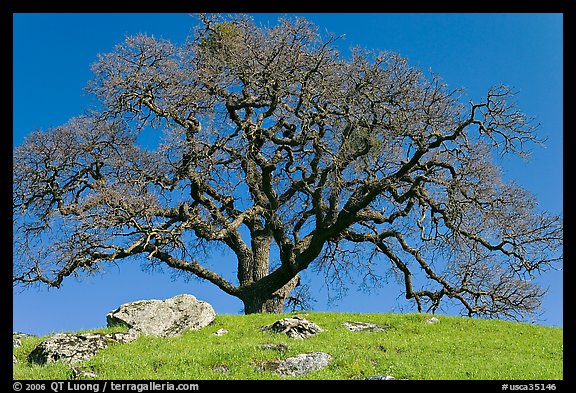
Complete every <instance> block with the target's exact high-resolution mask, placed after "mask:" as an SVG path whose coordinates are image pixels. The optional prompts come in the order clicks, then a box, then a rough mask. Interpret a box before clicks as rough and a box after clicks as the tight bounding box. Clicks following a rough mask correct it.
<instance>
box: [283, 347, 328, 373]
mask: <svg viewBox="0 0 576 393" xmlns="http://www.w3.org/2000/svg"><path fill="white" fill-rule="evenodd" d="M331 361H332V356H330V355H329V354H327V353H325V352H312V353H302V354H300V355H296V356H293V357H289V358H287V359H286V360H284V361H282V362H280V363H279V364H278V368H277V369H276V372H277V373H278V374H280V375H282V376H299V375H304V374H307V373H309V372H312V371H317V370H320V369H322V368H324V367H326V366H328V364H330V362H331Z"/></svg>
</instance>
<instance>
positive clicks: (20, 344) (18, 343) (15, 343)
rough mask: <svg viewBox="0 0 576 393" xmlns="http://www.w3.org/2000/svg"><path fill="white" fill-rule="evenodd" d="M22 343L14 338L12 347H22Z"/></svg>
mask: <svg viewBox="0 0 576 393" xmlns="http://www.w3.org/2000/svg"><path fill="white" fill-rule="evenodd" d="M21 346H22V343H21V342H20V340H18V339H17V338H12V347H13V348H15V347H21Z"/></svg>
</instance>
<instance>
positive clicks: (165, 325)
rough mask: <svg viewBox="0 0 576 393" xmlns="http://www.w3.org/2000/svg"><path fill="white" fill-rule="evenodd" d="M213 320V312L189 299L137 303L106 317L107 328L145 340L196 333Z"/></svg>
mask: <svg viewBox="0 0 576 393" xmlns="http://www.w3.org/2000/svg"><path fill="white" fill-rule="evenodd" d="M215 317H216V312H215V311H214V308H212V306H211V305H210V304H208V303H206V302H203V301H201V300H197V299H196V298H195V297H194V296H192V295H186V294H183V295H177V296H174V297H173V298H170V299H166V300H139V301H136V302H131V303H126V304H123V305H121V306H120V307H118V308H117V309H116V310H114V311H111V312H110V313H109V314H108V315H107V316H106V321H107V323H108V326H114V325H118V324H120V325H125V326H128V327H129V328H130V330H131V331H133V332H135V333H137V334H142V335H145V336H162V337H174V336H179V335H181V334H182V333H184V332H185V331H186V330H198V329H201V328H203V327H204V326H207V325H208V324H210V323H211V322H212V321H213V320H214V318H215Z"/></svg>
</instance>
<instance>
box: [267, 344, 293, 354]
mask: <svg viewBox="0 0 576 393" xmlns="http://www.w3.org/2000/svg"><path fill="white" fill-rule="evenodd" d="M260 348H262V349H272V350H274V351H278V352H284V351H287V350H288V344H262V345H260Z"/></svg>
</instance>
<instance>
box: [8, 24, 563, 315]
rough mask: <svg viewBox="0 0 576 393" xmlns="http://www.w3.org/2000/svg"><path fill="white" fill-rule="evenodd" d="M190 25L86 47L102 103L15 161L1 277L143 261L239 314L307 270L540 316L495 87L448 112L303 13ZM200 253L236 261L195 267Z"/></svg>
mask: <svg viewBox="0 0 576 393" xmlns="http://www.w3.org/2000/svg"><path fill="white" fill-rule="evenodd" d="M199 21H200V23H198V26H197V28H196V30H195V32H194V35H193V36H192V37H190V38H189V39H188V40H187V42H186V43H185V44H183V45H174V44H172V43H171V42H169V41H166V40H162V39H156V38H154V37H150V36H147V35H138V36H134V37H129V38H127V39H126V41H125V42H124V43H122V44H120V45H118V46H117V47H116V48H115V49H114V51H113V52H111V53H108V54H105V55H100V56H99V59H98V61H97V62H96V63H95V64H94V66H93V71H94V74H95V77H94V79H93V80H92V81H91V82H90V83H89V85H88V87H87V90H88V91H89V92H91V93H93V94H94V95H95V96H96V97H97V98H98V99H99V101H100V103H101V107H99V108H98V110H97V111H96V110H94V111H93V112H90V113H89V114H88V115H83V116H79V117H77V118H73V119H71V120H70V121H69V122H68V123H67V124H65V125H63V126H60V127H56V128H53V129H50V130H48V131H36V132H34V133H32V134H30V135H29V136H28V137H27V138H26V140H25V141H24V143H23V144H22V145H21V146H19V147H18V148H16V149H15V151H14V179H13V180H14V182H13V213H14V236H15V237H14V253H15V261H14V278H13V280H14V283H15V285H16V284H25V285H26V284H31V283H36V282H41V283H45V284H48V285H49V286H53V287H59V286H60V285H61V283H62V281H63V280H64V279H65V278H66V277H68V276H71V275H74V276H75V275H83V274H90V273H93V272H98V271H100V270H102V269H103V268H104V267H105V266H106V264H109V263H119V262H120V261H121V260H124V259H126V258H130V257H138V256H143V257H144V258H147V260H146V259H144V258H143V259H144V260H145V261H148V262H147V263H149V264H150V265H153V266H168V267H170V268H172V269H176V270H178V271H182V272H186V273H188V274H192V275H194V276H197V277H199V278H201V279H204V280H208V281H210V282H211V283H213V284H215V285H216V286H218V287H219V288H220V289H221V290H223V291H224V292H226V293H227V294H229V295H232V296H235V297H237V298H239V299H241V300H242V302H243V303H244V309H245V312H246V313H257V312H282V311H283V307H284V304H285V301H286V300H287V299H289V297H290V294H291V293H292V291H293V290H294V288H295V287H296V286H297V285H298V283H299V273H300V272H302V271H303V270H305V269H307V268H309V267H310V266H315V267H316V268H318V269H320V270H323V271H325V272H327V274H333V275H339V274H343V272H345V271H346V269H351V268H357V269H361V270H363V271H364V272H365V274H366V276H367V277H372V278H375V279H377V278H378V277H379V275H380V274H381V273H379V272H383V271H390V272H392V274H393V275H395V276H396V277H397V278H398V279H399V280H401V282H402V283H403V287H404V295H405V297H406V298H407V299H412V300H413V301H414V302H415V303H416V305H417V308H418V310H419V311H422V310H424V309H425V310H426V311H434V310H436V309H437V308H438V307H439V305H440V303H441V301H442V300H443V299H447V298H451V299H453V300H456V301H457V302H459V303H460V304H461V305H462V307H463V308H462V310H463V311H464V312H465V313H467V314H468V315H480V316H486V317H507V318H517V317H521V316H523V315H525V314H526V313H531V312H533V311H535V310H536V309H537V308H538V307H539V305H540V303H541V297H542V295H543V293H544V291H543V290H542V289H541V288H539V287H538V286H536V285H535V284H534V283H533V282H532V280H531V279H532V277H533V275H534V273H536V272H539V271H542V270H546V268H549V267H553V266H554V265H555V264H556V263H560V262H561V259H562V255H561V248H562V221H561V218H560V217H558V216H554V215H550V214H547V213H542V212H539V211H538V210H537V202H536V201H535V199H534V197H533V196H532V195H530V194H529V193H528V192H526V191H525V190H523V189H522V188H520V187H519V186H517V185H515V184H513V183H506V182H504V181H503V180H502V176H501V171H500V168H499V167H498V166H497V165H496V164H495V162H496V160H495V158H496V156H497V155H507V154H519V155H525V154H527V148H526V146H527V144H528V143H532V142H539V141H538V139H537V136H536V133H535V131H536V127H535V126H534V125H533V123H532V120H531V119H529V118H527V117H526V116H525V115H524V114H523V113H521V112H520V111H519V110H518V108H517V106H516V105H515V104H514V103H512V102H511V99H512V98H513V96H514V93H513V92H512V91H511V90H510V89H509V88H507V87H505V86H498V87H495V88H492V89H490V90H489V91H488V92H487V94H486V96H485V97H484V98H483V99H481V100H479V101H470V102H463V100H462V94H461V92H460V91H458V90H454V91H452V90H449V89H448V88H447V86H446V85H445V84H444V83H443V82H442V81H441V80H440V78H439V77H437V76H435V75H425V74H424V73H423V72H421V71H420V70H419V69H417V68H414V67H412V66H410V65H409V64H408V63H407V61H406V60H405V59H404V58H402V57H400V56H399V55H397V54H394V53H389V52H374V51H368V50H364V49H353V50H352V51H351V54H350V55H347V56H343V55H341V54H340V53H339V52H338V50H337V46H336V43H337V41H338V37H335V36H331V35H327V36H324V35H322V34H319V32H318V29H317V27H316V26H314V25H312V24H311V23H310V22H308V21H306V20H305V19H302V18H293V19H281V20H279V22H278V24H277V25H275V26H260V25H256V24H255V23H254V22H253V21H252V20H251V18H249V17H247V16H238V15H236V16H232V17H229V18H223V17H220V16H206V15H202V16H200V17H199ZM143 132H145V133H156V135H158V136H159V137H158V138H157V140H158V143H156V144H153V143H152V142H148V145H146V144H144V143H142V138H140V136H139V135H141V134H142V133H143ZM150 145H153V146H150ZM214 243H218V244H220V245H222V246H224V247H226V248H228V249H229V250H231V252H232V254H233V255H234V256H235V263H236V266H235V267H234V266H232V267H220V266H216V267H214V268H211V267H209V265H207V264H206V263H205V261H204V260H203V255H205V254H204V251H206V250H207V249H208V247H209V246H210V245H211V244H214ZM271 255H274V258H275V259H277V260H278V263H277V264H274V263H271ZM274 258H272V259H274ZM234 268H235V269H236V271H237V280H228V279H225V277H224V275H223V274H222V273H219V272H218V269H220V271H222V269H228V271H230V270H233V269H234ZM292 300H293V299H292Z"/></svg>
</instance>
